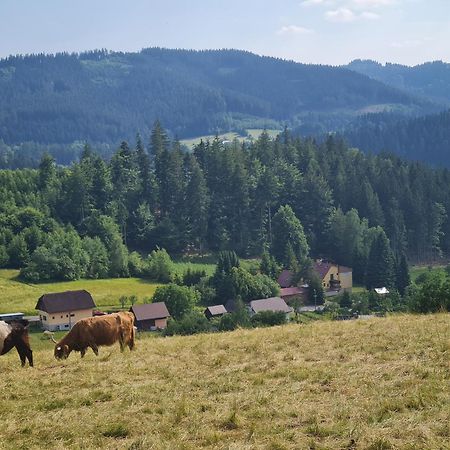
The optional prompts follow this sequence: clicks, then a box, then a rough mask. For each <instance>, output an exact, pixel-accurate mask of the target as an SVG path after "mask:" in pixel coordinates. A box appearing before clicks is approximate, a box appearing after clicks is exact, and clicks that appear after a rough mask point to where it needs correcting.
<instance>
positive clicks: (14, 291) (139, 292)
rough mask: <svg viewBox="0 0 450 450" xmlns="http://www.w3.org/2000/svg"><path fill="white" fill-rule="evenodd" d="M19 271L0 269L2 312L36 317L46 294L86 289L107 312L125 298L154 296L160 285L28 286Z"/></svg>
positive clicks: (133, 281) (122, 281) (123, 281)
mask: <svg viewBox="0 0 450 450" xmlns="http://www.w3.org/2000/svg"><path fill="white" fill-rule="evenodd" d="M18 274H19V271H18V270H0V291H1V292H2V296H1V299H0V313H8V312H18V311H20V312H23V313H25V314H31V315H33V314H36V310H35V309H34V308H35V306H36V303H37V300H38V298H39V297H40V296H41V295H42V294H45V293H49V292H60V291H72V290H77V289H86V290H87V291H89V292H90V293H91V294H92V296H93V298H94V301H95V304H96V305H97V306H99V307H101V308H103V309H107V308H108V307H112V306H114V307H118V306H119V297H120V296H122V295H125V296H127V297H128V296H130V295H136V296H137V297H138V299H139V300H140V302H142V301H143V298H144V297H151V296H152V295H153V294H154V292H155V289H156V288H157V286H158V284H155V283H151V282H149V281H146V280H143V279H140V278H117V279H116V278H113V279H106V280H77V281H66V282H57V283H43V284H27V283H23V282H21V281H19V280H17V278H16V277H17V275H18Z"/></svg>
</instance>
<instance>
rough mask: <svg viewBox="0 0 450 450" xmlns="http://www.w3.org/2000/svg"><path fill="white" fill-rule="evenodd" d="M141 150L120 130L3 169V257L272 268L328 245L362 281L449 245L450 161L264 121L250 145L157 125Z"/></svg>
mask: <svg viewBox="0 0 450 450" xmlns="http://www.w3.org/2000/svg"><path fill="white" fill-rule="evenodd" d="M149 142H150V144H149V153H147V150H146V149H145V146H144V144H143V142H142V140H141V139H138V141H137V143H136V144H133V145H130V144H128V143H127V142H123V143H122V144H121V146H120V148H119V149H118V150H117V152H116V153H115V154H114V156H113V157H112V159H111V161H110V162H105V161H104V160H102V159H101V158H100V157H99V156H98V155H96V154H95V153H94V152H93V151H92V150H90V149H89V148H88V147H87V148H85V150H84V152H83V155H82V158H81V161H80V162H79V163H75V164H73V165H72V166H70V167H67V168H61V167H57V166H56V165H55V163H54V161H53V160H52V159H51V158H50V157H48V156H46V157H44V158H43V159H42V161H41V164H40V167H39V169H38V170H31V169H24V170H15V171H10V170H3V171H0V186H1V187H0V266H7V267H13V268H22V269H23V271H22V274H23V276H24V277H26V278H28V279H33V280H40V279H52V278H56V279H58V278H60V279H76V278H79V277H82V276H88V277H94V278H97V277H105V276H128V275H129V274H130V273H131V274H133V271H134V270H136V267H137V265H138V263H139V258H140V256H139V254H137V253H135V252H134V253H131V254H130V253H129V252H131V251H132V250H137V251H138V252H139V253H140V254H144V255H145V254H146V253H148V252H149V251H151V250H152V249H154V248H156V247H157V246H159V247H163V248H165V249H167V250H168V251H169V252H170V253H172V254H175V253H182V252H190V253H197V252H205V251H218V250H234V251H236V252H238V254H239V255H242V256H260V255H261V254H262V253H263V252H264V250H269V251H270V254H271V256H272V257H274V258H275V259H276V262H277V263H278V264H280V266H282V267H291V266H295V265H296V264H298V263H303V262H304V261H305V259H306V258H307V257H308V256H313V257H318V256H326V257H329V258H332V259H334V260H336V261H338V262H339V263H341V264H344V265H348V266H351V267H353V268H354V277H355V279H356V280H359V281H360V282H367V283H369V282H370V281H369V277H370V274H371V273H372V271H371V268H372V264H375V263H376V264H379V261H380V258H381V257H382V258H383V261H384V263H383V270H384V269H385V268H387V269H386V270H388V271H389V273H387V274H386V277H385V278H384V279H385V280H386V282H387V284H389V280H391V279H392V277H393V276H394V275H393V271H394V267H395V266H396V262H397V263H399V262H401V261H402V260H404V259H405V256H406V255H407V256H408V257H409V258H410V259H411V260H419V261H431V260H436V259H438V258H440V257H441V256H442V255H449V253H450V218H449V215H448V212H449V211H450V173H449V172H448V170H433V169H430V168H427V167H426V166H423V165H420V164H418V163H409V162H405V161H402V160H400V159H398V158H397V157H394V156H366V155H364V154H363V153H361V152H359V151H357V150H351V149H348V148H346V146H345V145H344V144H343V142H342V141H340V140H337V139H335V138H333V137H330V138H329V139H328V140H327V142H326V143H324V144H323V145H317V144H315V143H314V141H311V140H301V139H297V138H296V139H293V138H292V137H291V136H290V135H289V133H288V131H286V130H285V131H284V132H283V133H282V134H280V135H279V136H278V138H277V139H276V140H271V139H269V137H268V135H267V134H266V133H263V135H261V137H260V138H259V139H258V140H257V141H256V142H254V143H252V144H240V143H238V142H234V143H232V144H230V145H224V144H222V143H221V142H220V141H219V140H214V141H212V142H202V143H200V144H199V145H198V146H197V147H195V149H194V151H193V152H192V153H184V152H183V151H182V150H181V149H180V146H179V144H178V142H177V141H174V142H171V141H169V139H168V137H167V134H166V133H165V131H164V130H163V129H162V128H161V127H160V126H159V124H156V125H155V127H154V129H153V131H152V134H151V137H150V139H149Z"/></svg>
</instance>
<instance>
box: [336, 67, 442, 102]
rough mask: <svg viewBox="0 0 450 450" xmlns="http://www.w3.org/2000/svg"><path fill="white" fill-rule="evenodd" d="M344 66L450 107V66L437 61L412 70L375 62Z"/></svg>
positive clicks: (411, 68)
mask: <svg viewBox="0 0 450 450" xmlns="http://www.w3.org/2000/svg"><path fill="white" fill-rule="evenodd" d="M343 67H345V68H347V69H349V70H353V71H355V72H358V73H361V74H363V75H367V76H368V77H370V78H373V79H375V80H379V81H382V82H383V83H386V84H388V85H389V86H393V87H396V88H399V89H404V90H407V91H409V92H411V93H413V94H415V95H420V96H423V97H428V98H430V99H433V100H435V101H439V102H441V103H445V104H447V105H449V106H450V64H448V63H444V62H442V61H434V62H428V63H425V64H420V65H417V66H414V67H409V66H403V65H401V64H390V63H387V64H385V65H382V64H379V63H377V62H375V61H371V60H360V59H358V60H355V61H352V62H351V63H350V64H348V65H347V66H343Z"/></svg>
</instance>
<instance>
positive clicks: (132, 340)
mask: <svg viewBox="0 0 450 450" xmlns="http://www.w3.org/2000/svg"><path fill="white" fill-rule="evenodd" d="M134 336H135V331H134V327H133V328H132V329H131V336H130V340H129V341H128V348H129V349H130V350H134Z"/></svg>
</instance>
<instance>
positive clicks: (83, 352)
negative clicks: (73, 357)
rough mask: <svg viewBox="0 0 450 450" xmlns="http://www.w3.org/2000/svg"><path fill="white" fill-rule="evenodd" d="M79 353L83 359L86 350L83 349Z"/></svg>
mask: <svg viewBox="0 0 450 450" xmlns="http://www.w3.org/2000/svg"><path fill="white" fill-rule="evenodd" d="M80 353H81V357H82V358H83V357H84V355H85V354H86V349H85V348H83V349H81V352H80Z"/></svg>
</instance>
